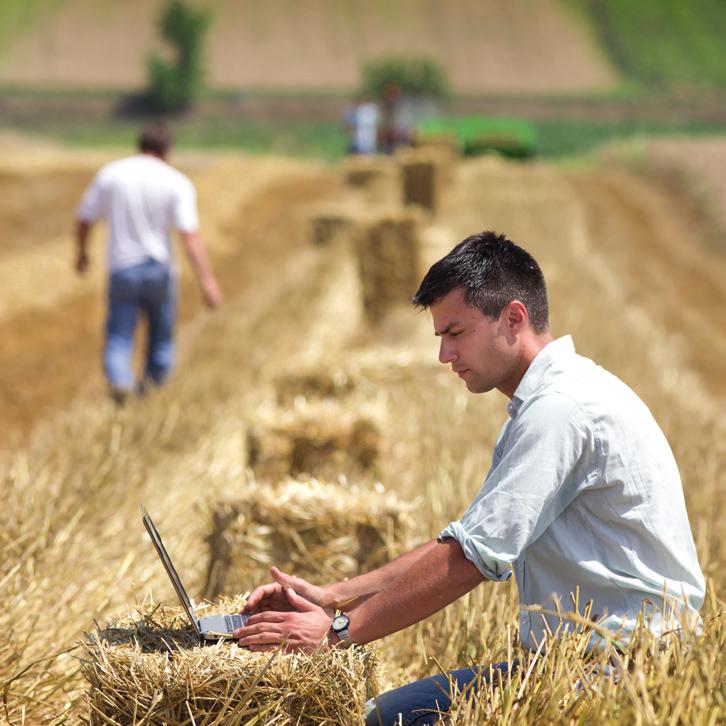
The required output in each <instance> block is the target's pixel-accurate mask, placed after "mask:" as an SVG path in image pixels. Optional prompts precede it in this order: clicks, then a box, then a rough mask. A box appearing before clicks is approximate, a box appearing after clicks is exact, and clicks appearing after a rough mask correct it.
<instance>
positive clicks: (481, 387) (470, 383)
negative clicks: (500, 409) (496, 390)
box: [464, 379, 493, 393]
mask: <svg viewBox="0 0 726 726" xmlns="http://www.w3.org/2000/svg"><path fill="white" fill-rule="evenodd" d="M464 383H465V384H466V387H467V388H468V389H469V392H470V393H489V391H491V390H492V388H493V386H487V385H486V384H485V383H482V382H481V381H475V380H472V379H469V380H465V381H464Z"/></svg>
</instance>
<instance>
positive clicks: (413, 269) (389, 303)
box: [355, 209, 421, 324]
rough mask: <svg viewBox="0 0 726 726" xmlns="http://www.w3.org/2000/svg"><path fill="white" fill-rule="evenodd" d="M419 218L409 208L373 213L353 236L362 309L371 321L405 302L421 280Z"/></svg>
mask: <svg viewBox="0 0 726 726" xmlns="http://www.w3.org/2000/svg"><path fill="white" fill-rule="evenodd" d="M420 246H421V241H420V221H419V215H417V214H416V213H415V211H414V210H412V209H401V210H396V211H390V212H388V213H385V214H382V215H375V216H373V217H372V218H371V219H370V220H369V221H368V223H367V224H366V225H364V226H363V227H362V228H361V233H360V234H359V235H357V236H356V240H355V250H356V258H357V263H358V273H359V275H360V281H361V289H362V296H363V310H364V312H365V315H366V318H367V319H368V321H369V322H371V323H373V324H377V323H380V322H381V321H382V320H383V318H384V317H385V316H386V314H387V313H388V312H389V311H390V310H391V308H393V307H395V306H396V305H400V304H406V303H408V301H409V299H410V298H411V295H413V293H414V292H415V291H416V289H417V287H418V284H419V282H420V277H421V274H420V273H421V270H420V265H421V263H420V257H421V253H420Z"/></svg>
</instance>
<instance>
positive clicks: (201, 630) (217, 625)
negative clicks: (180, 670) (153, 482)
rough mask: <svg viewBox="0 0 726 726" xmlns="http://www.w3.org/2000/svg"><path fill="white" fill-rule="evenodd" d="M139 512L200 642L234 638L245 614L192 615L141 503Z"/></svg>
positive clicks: (191, 609)
mask: <svg viewBox="0 0 726 726" xmlns="http://www.w3.org/2000/svg"><path fill="white" fill-rule="evenodd" d="M141 514H142V519H143V521H144V527H146V531H147V532H148V533H149V537H151V541H152V542H153V543H154V548H155V549H156V553H157V554H158V555H159V559H160V560H161V564H162V565H164V569H165V570H166V574H167V575H169V579H170V580H171V584H172V585H173V586H174V590H176V594H177V597H178V598H179V602H180V603H181V604H182V607H183V608H184V611H185V612H186V614H187V616H188V617H189V622H190V623H191V624H192V627H193V628H194V630H195V631H196V633H197V635H198V636H199V640H200V641H201V642H216V641H218V640H220V639H227V640H234V639H235V637H234V635H233V634H232V633H233V632H234V631H235V630H236V629H237V628H241V627H242V626H243V625H245V624H246V623H247V617H248V616H247V615H240V614H239V613H235V614H234V615H209V616H207V617H204V618H196V617H195V615H194V607H193V606H192V601H191V600H190V599H189V595H187V591H186V590H185V589H184V586H183V585H182V584H181V580H180V579H179V575H177V574H176V570H175V569H174V565H173V564H172V563H171V558H170V557H169V554H168V553H167V551H166V547H164V543H163V542H162V541H161V536H160V535H159V532H158V530H157V529H156V527H155V526H154V523H153V522H152V521H151V517H150V516H149V513H148V512H147V511H146V509H144V505H143V504H142V505H141Z"/></svg>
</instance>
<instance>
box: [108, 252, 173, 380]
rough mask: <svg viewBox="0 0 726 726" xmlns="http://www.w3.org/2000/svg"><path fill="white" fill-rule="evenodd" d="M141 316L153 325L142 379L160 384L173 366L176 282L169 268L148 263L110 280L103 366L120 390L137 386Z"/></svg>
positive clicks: (116, 275)
mask: <svg viewBox="0 0 726 726" xmlns="http://www.w3.org/2000/svg"><path fill="white" fill-rule="evenodd" d="M140 314H143V315H144V316H146V318H147V320H148V323H149V332H148V342H147V350H146V363H145V370H144V376H143V378H144V379H145V380H151V381H152V382H154V383H156V384H161V383H163V382H164V380H165V379H166V377H167V376H168V375H169V372H170V370H171V368H172V365H173V363H174V323H175V319H176V280H175V279H174V276H173V274H172V271H171V270H170V268H169V266H168V265H163V264H161V263H160V262H157V261H156V260H152V259H148V260H146V261H145V262H142V263H140V264H138V265H133V266H132V267H126V268H124V269H122V270H117V271H116V272H114V273H112V275H111V279H110V281H109V286H108V317H107V318H106V345H105V348H104V352H103V367H104V371H105V373H106V377H107V378H108V382H109V384H110V385H111V387H112V388H113V389H115V390H116V391H121V392H130V391H131V390H132V389H133V387H134V372H133V368H132V359H133V355H132V354H133V345H134V332H135V331H136V326H137V324H138V322H139V316H140Z"/></svg>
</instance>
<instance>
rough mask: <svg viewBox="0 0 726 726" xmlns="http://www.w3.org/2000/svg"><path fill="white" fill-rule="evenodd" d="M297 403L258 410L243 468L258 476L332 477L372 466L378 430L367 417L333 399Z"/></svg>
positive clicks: (273, 477)
mask: <svg viewBox="0 0 726 726" xmlns="http://www.w3.org/2000/svg"><path fill="white" fill-rule="evenodd" d="M300 403H301V405H297V406H296V407H295V408H293V409H272V410H270V409H263V410H260V411H259V415H258V416H257V417H256V421H255V424H253V425H252V426H250V428H249V429H248V431H247V457H248V465H249V466H250V467H251V468H252V469H253V470H254V472H255V474H256V475H257V476H258V477H260V478H267V479H279V478H280V477H282V476H286V475H288V474H292V475H296V474H302V473H304V474H326V473H327V474H330V475H337V474H339V473H340V472H341V471H347V472H360V471H365V470H368V469H371V468H372V467H373V466H374V465H375V463H376V462H377V460H378V450H379V442H380V431H379V427H378V424H377V423H376V421H375V420H374V419H373V417H372V416H371V415H370V414H368V413H366V412H365V411H348V410H345V409H343V408H342V407H341V406H340V405H338V404H337V403H335V402H333V401H321V402H311V403H307V402H300ZM303 403H304V405H302V404H303ZM265 418H266V419H267V421H265Z"/></svg>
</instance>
